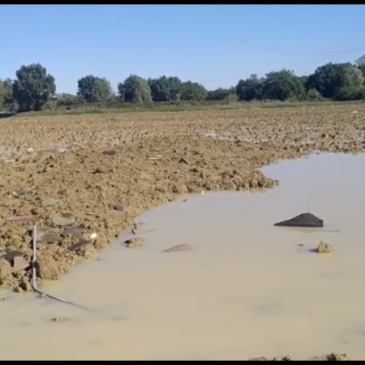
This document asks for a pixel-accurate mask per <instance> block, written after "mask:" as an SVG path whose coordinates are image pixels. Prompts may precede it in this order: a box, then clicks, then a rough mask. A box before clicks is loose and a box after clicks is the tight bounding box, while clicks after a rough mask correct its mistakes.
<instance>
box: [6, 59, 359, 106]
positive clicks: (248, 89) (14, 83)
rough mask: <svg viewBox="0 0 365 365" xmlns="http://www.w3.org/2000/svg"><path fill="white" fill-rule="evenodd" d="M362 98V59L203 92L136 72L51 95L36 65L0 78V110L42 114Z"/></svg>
mask: <svg viewBox="0 0 365 365" xmlns="http://www.w3.org/2000/svg"><path fill="white" fill-rule="evenodd" d="M364 98H365V55H363V56H361V57H359V58H358V59H357V60H356V61H355V62H353V63H350V62H348V63H327V64H325V65H322V66H319V67H318V68H317V69H316V70H315V71H314V72H313V73H312V74H310V75H304V76H298V75H296V74H295V73H294V72H293V71H291V70H286V69H283V70H281V71H273V72H269V73H268V74H266V75H264V76H262V77H259V76H257V75H255V74H253V75H251V76H249V77H248V78H246V79H242V80H239V81H238V83H237V84H236V86H232V87H230V88H218V89H215V90H207V89H206V88H205V87H204V86H203V85H202V84H200V83H198V82H194V81H189V80H187V81H182V80H180V79H179V78H178V77H176V76H166V75H164V76H161V77H158V78H150V79H145V78H143V77H140V76H138V75H135V74H131V75H130V76H128V77H127V78H126V79H125V80H124V81H123V82H120V83H118V85H117V92H116V93H114V90H113V88H112V86H111V84H110V82H109V81H108V80H107V79H105V78H103V77H97V76H94V75H87V76H84V77H82V78H80V79H79V80H78V81H77V93H76V95H73V94H67V93H61V94H56V82H55V78H54V77H53V76H52V75H50V74H49V73H48V72H47V70H46V68H44V67H43V66H42V65H40V64H39V63H37V64H31V65H28V66H22V67H20V69H19V70H17V71H16V73H15V78H14V79H13V80H10V79H5V80H1V79H0V110H5V111H7V110H8V111H19V112H22V111H30V110H35V111H37V110H41V109H44V108H47V107H50V105H53V106H54V107H56V108H70V107H77V106H79V105H85V104H95V103H98V104H105V105H108V104H110V103H111V104H113V105H116V104H118V103H119V104H120V103H134V104H152V103H179V102H189V103H201V102H228V103H229V102H231V101H235V100H238V101H242V102H251V101H265V100H278V101H302V100H303V101H304V100H334V101H336V100H338V101H347V100H362V99H364Z"/></svg>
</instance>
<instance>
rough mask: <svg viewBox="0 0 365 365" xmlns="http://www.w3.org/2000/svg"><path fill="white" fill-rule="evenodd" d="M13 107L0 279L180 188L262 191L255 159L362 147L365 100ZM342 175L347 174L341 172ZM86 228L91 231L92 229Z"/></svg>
mask: <svg viewBox="0 0 365 365" xmlns="http://www.w3.org/2000/svg"><path fill="white" fill-rule="evenodd" d="M354 109H355V107H354V106H335V107H326V108H325V107H316V108H304V107H303V108H288V109H272V110H269V109H267V110H264V109H255V110H248V109H247V110H228V111H227V110H222V111H216V110H215V111H194V112H176V113H174V112H166V113H135V114H129V113H127V114H119V115H118V114H109V115H108V114H102V115H87V116H85V115H84V116H56V117H46V116H44V117H33V116H32V117H21V118H9V119H3V120H2V121H1V123H0V158H1V161H0V194H1V206H0V220H1V230H0V235H1V238H0V255H1V256H2V259H1V260H0V285H2V286H5V287H10V288H13V289H15V290H17V291H22V290H31V287H30V267H29V261H30V257H31V239H32V236H31V228H32V227H33V225H36V226H37V227H38V241H39V247H38V265H39V266H38V269H39V276H40V278H41V279H57V278H59V277H60V275H62V274H64V273H66V272H68V271H69V270H70V268H71V267H72V266H73V265H74V264H75V263H77V262H79V261H80V260H82V259H84V258H90V257H93V256H94V255H95V253H96V252H97V251H98V250H100V249H102V248H104V247H106V246H107V245H108V244H109V243H110V242H111V241H113V239H114V238H115V237H117V236H120V235H121V233H122V232H123V231H124V230H127V229H130V227H132V226H133V222H134V219H135V218H136V216H137V215H138V214H139V213H141V212H142V211H144V210H146V209H147V208H151V207H152V206H156V205H158V204H161V203H163V202H167V201H172V200H174V199H176V198H177V197H178V196H179V195H180V194H182V193H188V192H200V191H202V190H206V191H207V190H242V191H245V190H250V189H266V188H271V187H273V186H275V184H277V183H278V182H276V181H273V180H270V179H268V178H266V177H265V176H263V174H262V173H261V172H260V171H259V168H260V167H262V166H263V165H266V164H270V163H272V162H274V161H276V160H279V159H283V158H295V157H299V156H301V155H305V154H310V153H312V152H314V151H318V150H321V151H331V152H346V153H357V152H360V151H363V150H365V106H363V105H360V106H356V110H357V113H354ZM349 178H351V177H349ZM95 237H96V238H95Z"/></svg>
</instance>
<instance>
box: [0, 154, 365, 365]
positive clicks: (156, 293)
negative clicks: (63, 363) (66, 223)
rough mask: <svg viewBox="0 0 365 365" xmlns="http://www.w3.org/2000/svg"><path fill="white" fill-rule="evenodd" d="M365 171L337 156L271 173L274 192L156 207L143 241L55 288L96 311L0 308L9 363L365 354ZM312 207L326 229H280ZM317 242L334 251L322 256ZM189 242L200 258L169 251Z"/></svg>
mask: <svg viewBox="0 0 365 365" xmlns="http://www.w3.org/2000/svg"><path fill="white" fill-rule="evenodd" d="M364 164H365V156H364V155H358V156H348V155H347V156H345V155H330V154H323V155H319V156H311V157H309V158H306V159H302V160H299V161H286V162H280V163H278V164H276V165H272V166H269V167H266V168H265V169H264V171H265V173H266V174H267V175H268V176H270V177H273V178H275V179H279V180H280V186H279V187H277V188H275V189H272V190H270V191H268V192H266V193H229V192H228V193H227V192H224V193H223V192H220V193H209V194H208V193H205V194H204V195H202V194H197V195H193V196H188V197H187V201H184V199H183V198H184V197H182V199H180V200H179V201H178V202H175V203H169V204H167V205H164V206H160V207H159V208H156V209H154V210H151V211H149V212H146V213H145V214H143V215H142V216H141V217H140V219H139V220H140V221H141V222H143V223H144V228H145V229H146V231H149V230H151V231H149V233H146V234H145V235H143V237H144V238H145V244H144V246H142V247H141V248H134V249H127V248H125V247H123V246H122V245H121V242H122V240H121V241H118V242H116V243H115V244H114V245H113V246H112V247H111V248H110V249H109V250H107V251H105V252H103V253H102V254H101V256H100V257H99V260H97V261H95V262H90V264H85V265H82V266H78V267H76V268H75V269H74V270H73V271H72V272H71V274H69V275H66V276H65V277H63V278H62V279H61V280H60V281H58V282H57V283H53V284H47V283H45V285H44V287H43V288H44V289H46V290H47V291H49V292H50V293H52V294H54V295H58V296H61V297H62V298H67V299H70V300H72V301H74V302H77V303H79V304H81V305H85V306H88V307H90V308H92V309H93V310H94V312H88V311H82V310H80V309H77V308H74V307H71V306H67V305H64V304H62V303H59V302H55V301H52V300H49V299H38V298H36V297H35V295H34V294H31V293H26V294H22V295H21V296H17V297H11V298H10V299H9V300H3V301H1V302H0V310H1V312H0V326H1V331H0V358H1V359H2V360H5V359H6V360H15V359H19V360H26V359H28V360H46V359H48V360H61V359H62V360H87V359H89V360H128V359H131V360H136V359H146V360H154V359H171V360H172V359H175V360H178V359H198V360H204V359H207V360H208V359H211V360H212V359H215V360H218V359H222V360H223V359H231V360H233V359H248V358H250V357H254V356H268V357H273V356H283V355H286V354H290V355H291V356H292V357H293V358H295V359H307V358H311V357H313V356H321V355H323V354H326V353H330V352H332V351H336V352H346V353H348V354H349V356H350V358H351V359H363V358H364V357H365V346H364V344H365V319H364V307H365V294H364V293H365V292H364V290H363V280H364V277H365V265H364V257H365V241H364V237H365V224H364V206H365V195H364V194H363V187H364V186H365V169H364V168H363V166H364ZM302 212H312V213H314V214H316V215H317V216H319V217H320V218H323V219H324V221H325V227H324V228H323V229H311V230H304V229H299V230H298V229H293V228H291V229H285V228H281V227H274V226H273V224H274V223H275V222H277V221H280V220H283V219H287V218H291V217H292V216H294V215H296V214H299V213H302ZM125 238H128V236H126V237H124V238H123V239H125ZM321 240H323V241H326V242H328V243H330V244H331V245H332V246H333V247H334V249H335V251H334V252H333V253H332V254H328V255H317V254H314V253H312V252H311V251H310V250H311V249H312V248H314V247H315V246H316V245H317V244H318V242H319V241H321ZM182 243H188V244H189V245H191V247H192V250H191V251H185V252H173V253H162V252H161V251H162V250H164V249H167V248H169V247H171V246H174V245H177V244H182ZM4 296H6V293H4Z"/></svg>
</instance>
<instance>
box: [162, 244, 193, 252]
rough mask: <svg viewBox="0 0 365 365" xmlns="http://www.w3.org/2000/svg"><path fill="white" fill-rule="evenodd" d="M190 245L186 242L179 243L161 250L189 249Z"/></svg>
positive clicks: (176, 250) (177, 250) (178, 250)
mask: <svg viewBox="0 0 365 365" xmlns="http://www.w3.org/2000/svg"><path fill="white" fill-rule="evenodd" d="M190 250H191V246H190V245H189V244H188V243H181V244H179V245H175V246H172V247H170V248H167V249H166V250H163V251H162V252H180V251H190Z"/></svg>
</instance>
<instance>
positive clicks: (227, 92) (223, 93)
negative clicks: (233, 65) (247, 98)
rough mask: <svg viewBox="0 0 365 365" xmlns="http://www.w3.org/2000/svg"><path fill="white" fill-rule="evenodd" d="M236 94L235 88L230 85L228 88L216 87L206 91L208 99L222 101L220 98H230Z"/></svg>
mask: <svg viewBox="0 0 365 365" xmlns="http://www.w3.org/2000/svg"><path fill="white" fill-rule="evenodd" d="M235 96H236V88H235V87H231V88H229V89H224V88H221V87H220V88H218V89H215V90H209V91H208V93H207V100H208V101H222V100H232V99H234V98H235Z"/></svg>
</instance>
